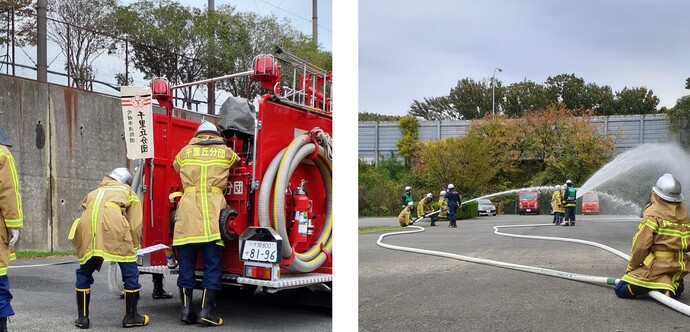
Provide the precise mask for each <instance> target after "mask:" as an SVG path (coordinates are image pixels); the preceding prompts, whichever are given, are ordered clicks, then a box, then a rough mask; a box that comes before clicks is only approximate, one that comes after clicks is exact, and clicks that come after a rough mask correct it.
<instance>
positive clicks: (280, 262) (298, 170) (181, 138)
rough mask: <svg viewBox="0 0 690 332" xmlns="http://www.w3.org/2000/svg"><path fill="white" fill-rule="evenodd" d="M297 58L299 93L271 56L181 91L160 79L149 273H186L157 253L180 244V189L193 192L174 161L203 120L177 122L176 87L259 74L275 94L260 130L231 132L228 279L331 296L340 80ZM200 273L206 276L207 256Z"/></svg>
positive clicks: (147, 218) (148, 185) (144, 267)
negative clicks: (335, 108)
mask: <svg viewBox="0 0 690 332" xmlns="http://www.w3.org/2000/svg"><path fill="white" fill-rule="evenodd" d="M278 51H279V53H281V52H282V50H278ZM285 53H287V52H285ZM285 53H283V54H285ZM287 55H288V56H289V57H291V58H289V60H292V62H290V63H292V64H293V65H294V67H296V68H299V71H298V70H295V71H294V73H293V74H294V75H295V77H300V89H299V90H297V89H294V90H289V89H285V88H284V87H281V86H280V76H281V73H280V71H281V62H279V61H277V60H278V58H275V57H273V56H271V55H260V56H258V57H256V58H255V60H254V68H253V70H251V71H248V72H244V73H240V74H235V75H228V76H224V77H221V78H217V79H211V80H205V81H199V82H194V83H189V84H184V85H181V86H173V87H170V86H167V81H164V80H161V79H157V80H154V82H153V86H152V94H153V97H154V98H156V99H158V101H159V104H160V105H161V106H163V107H165V108H166V114H154V117H153V122H154V124H153V126H154V128H153V132H154V142H153V144H154V150H155V155H154V158H152V159H149V160H147V161H146V164H145V165H144V170H143V179H142V183H143V185H144V190H143V197H142V202H143V208H144V209H143V210H144V228H143V240H142V242H143V243H142V252H143V254H142V255H141V256H142V260H141V262H140V266H139V269H140V271H141V272H142V273H161V274H165V275H168V274H176V272H177V269H174V268H173V269H171V268H169V267H168V266H166V262H167V261H166V255H165V252H164V251H163V250H155V249H156V248H158V249H160V248H163V246H166V247H169V246H170V245H171V243H172V236H173V233H172V232H173V229H174V224H173V223H174V214H175V211H176V210H175V208H176V204H177V201H178V199H179V196H180V194H176V193H179V192H181V191H182V190H183V188H182V186H181V181H180V177H179V175H178V174H177V172H176V171H175V170H174V169H173V167H172V164H173V161H174V159H175V156H176V154H177V153H178V152H179V151H180V150H181V149H182V148H183V147H184V146H185V145H186V144H187V143H188V142H189V141H190V139H191V138H193V136H194V132H195V131H196V129H197V127H198V126H199V124H200V123H199V122H196V121H191V120H187V119H183V118H180V117H176V116H173V105H172V90H174V89H176V88H180V87H188V86H192V85H200V84H206V83H208V82H211V81H217V80H220V79H225V78H233V77H237V76H244V75H251V77H250V78H251V80H255V81H259V82H261V83H262V85H263V86H264V87H265V88H267V89H269V91H271V92H273V93H272V94H266V95H264V96H262V97H260V98H259V100H258V103H255V105H258V110H256V114H255V121H254V124H255V126H254V132H253V133H246V132H239V131H235V130H233V129H227V128H226V129H224V130H223V131H222V134H223V136H224V138H225V141H226V145H227V146H229V147H230V148H232V149H233V150H234V151H235V152H236V153H237V154H238V156H239V157H240V158H239V159H240V160H239V161H238V163H237V164H235V167H234V168H232V169H231V170H230V174H229V177H228V183H227V186H226V188H225V192H224V194H225V198H226V201H227V203H228V206H229V207H230V208H231V209H226V210H223V211H222V213H221V216H220V220H219V223H220V228H221V234H222V238H223V242H224V245H225V247H224V253H223V259H222V264H223V276H222V282H223V284H224V285H233V286H243V287H247V286H248V287H247V288H249V289H252V290H253V289H256V287H263V290H264V291H268V292H275V291H278V290H281V289H286V288H296V287H305V286H308V287H312V288H319V289H326V290H330V282H331V281H332V257H331V245H332V243H331V241H332V237H331V232H332V216H331V197H330V196H331V164H330V162H331V161H330V148H331V146H330V137H331V136H330V135H331V134H332V116H331V103H330V99H329V98H326V97H325V96H326V93H325V92H326V91H325V88H324V83H325V82H328V81H330V78H331V76H330V73H326V72H325V71H320V70H319V71H317V70H314V68H315V67H310V66H309V65H307V64H306V62H299V61H298V62H297V63H295V61H296V60H295V59H297V58H296V57H294V56H292V55H290V54H289V53H287ZM280 60H281V61H286V60H284V59H280ZM289 60H287V61H289ZM280 92H282V93H283V95H282V96H281V95H280ZM206 119H207V120H209V121H212V122H213V121H216V120H217V119H213V117H209V116H206ZM295 150H298V151H295ZM200 153H202V152H200ZM290 158H292V159H290ZM233 210H234V211H233ZM161 245H162V246H161ZM147 248H154V250H150V251H147ZM196 275H197V278H198V279H200V278H201V277H202V276H203V266H202V264H201V257H199V258H198V260H197V266H196Z"/></svg>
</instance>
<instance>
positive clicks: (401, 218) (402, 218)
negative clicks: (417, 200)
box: [398, 202, 414, 227]
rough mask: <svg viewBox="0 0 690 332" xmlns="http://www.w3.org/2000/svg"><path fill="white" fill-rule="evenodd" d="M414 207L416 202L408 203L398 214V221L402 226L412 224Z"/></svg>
mask: <svg viewBox="0 0 690 332" xmlns="http://www.w3.org/2000/svg"><path fill="white" fill-rule="evenodd" d="M413 207H414V202H409V203H407V206H406V207H404V208H403V210H402V211H400V214H398V222H399V223H400V226H401V227H407V225H410V224H412V208H413Z"/></svg>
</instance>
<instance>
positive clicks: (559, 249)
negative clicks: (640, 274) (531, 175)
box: [359, 215, 690, 331]
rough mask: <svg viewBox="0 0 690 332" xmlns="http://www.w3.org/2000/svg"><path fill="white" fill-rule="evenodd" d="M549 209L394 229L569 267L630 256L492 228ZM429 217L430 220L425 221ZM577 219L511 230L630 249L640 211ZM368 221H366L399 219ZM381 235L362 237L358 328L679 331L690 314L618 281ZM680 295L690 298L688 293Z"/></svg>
mask: <svg viewBox="0 0 690 332" xmlns="http://www.w3.org/2000/svg"><path fill="white" fill-rule="evenodd" d="M551 218H552V217H551V216H549V215H541V216H533V215H526V216H518V215H499V216H495V217H493V216H488V217H478V218H474V219H471V220H463V221H459V222H458V228H456V229H451V228H448V227H447V225H448V223H447V222H440V226H439V227H427V226H428V225H429V222H428V221H426V220H425V221H421V222H418V223H417V224H416V225H418V226H422V227H425V229H426V230H425V231H424V232H421V233H415V234H408V235H400V236H394V237H387V238H386V239H385V240H384V242H385V243H388V244H393V245H399V246H406V247H414V248H421V249H428V250H436V251H442V252H449V253H454V254H459V255H465V256H471V257H478V258H485V259H491V260H497V261H503V262H509V263H515V264H523V265H529V266H536V267H542V268H548V269H554V270H559V271H566V272H572V273H579V274H586V275H593V276H603V277H617V278H620V277H621V276H622V274H623V272H624V271H625V267H626V264H627V262H626V261H625V260H623V259H621V258H620V257H618V256H615V255H613V254H611V253H608V252H606V251H603V250H601V249H598V248H595V247H592V246H586V245H581V244H575V243H565V242H556V241H545V240H533V239H518V238H509V237H502V236H497V235H494V234H493V229H492V226H494V225H514V224H534V223H536V224H546V225H550V224H551ZM427 220H428V219H427ZM577 220H578V221H577V223H576V226H575V227H562V226H548V227H521V228H509V229H502V231H503V232H506V233H514V234H525V235H543V236H552V237H568V238H577V239H584V240H589V241H594V242H599V243H602V244H605V245H608V246H610V247H613V248H615V249H618V250H620V251H622V252H624V253H628V252H629V250H630V244H631V240H632V236H633V235H634V233H635V231H636V230H637V222H638V217H637V216H604V215H602V216H581V215H578V216H577ZM396 224H397V221H396V218H376V219H361V220H360V223H359V225H360V228H362V227H373V226H382V225H391V226H392V225H396ZM380 234H382V232H381V233H372V234H363V235H359V329H360V331H441V330H451V331H674V330H680V329H683V330H684V329H687V324H688V322H690V317H687V316H685V315H683V314H681V313H678V312H676V311H674V310H673V309H670V308H668V307H666V306H664V305H662V304H660V303H658V302H657V301H655V300H653V299H651V298H643V299H637V300H624V299H619V298H617V297H616V295H615V294H614V293H613V289H612V287H611V286H601V285H592V284H587V283H583V282H577V281H572V280H567V279H561V278H556V277H549V276H543V275H538V274H533V273H527V272H521V271H515V270H509V269H504V268H499V267H494V266H487V265H480V264H475V263H469V262H465V261H459V260H454V259H448V258H442V257H436V256H429V255H424V254H417V253H409V252H402V251H396V250H390V249H385V248H381V247H379V246H377V245H376V240H377V239H378V237H379V236H380ZM680 301H681V302H683V303H686V304H690V294H689V293H685V294H683V295H682V296H681V298H680Z"/></svg>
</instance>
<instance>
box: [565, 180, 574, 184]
mask: <svg viewBox="0 0 690 332" xmlns="http://www.w3.org/2000/svg"><path fill="white" fill-rule="evenodd" d="M565 184H573V181H570V180H567V181H565Z"/></svg>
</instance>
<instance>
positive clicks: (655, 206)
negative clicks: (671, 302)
mask: <svg viewBox="0 0 690 332" xmlns="http://www.w3.org/2000/svg"><path fill="white" fill-rule="evenodd" d="M682 201H683V194H682V193H681V186H680V182H678V180H677V179H676V178H675V177H674V176H673V175H671V174H668V173H667V174H664V175H663V176H662V177H660V178H659V180H657V182H656V185H655V186H654V187H653V188H652V192H651V193H650V202H651V204H649V205H648V206H647V207H646V208H645V210H644V212H643V216H642V220H640V223H639V225H638V226H637V233H636V234H635V236H633V243H632V249H631V250H630V251H631V255H630V260H628V267H627V269H626V270H625V275H624V276H623V277H622V278H621V281H620V282H618V283H617V284H616V286H615V287H614V291H615V292H616V295H618V297H621V298H635V297H636V296H638V295H641V294H645V293H647V292H649V291H650V290H658V291H661V292H662V293H666V295H667V296H672V297H674V298H677V297H679V296H680V294H681V293H682V292H683V290H684V285H683V277H685V275H687V274H688V270H687V269H688V268H687V266H688V264H690V259H689V258H688V256H687V253H688V251H690V247H689V246H688V240H689V239H690V219H688V210H687V208H686V207H685V205H683V203H682Z"/></svg>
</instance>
